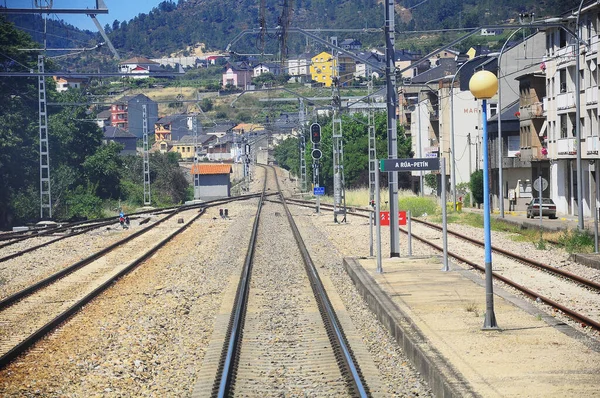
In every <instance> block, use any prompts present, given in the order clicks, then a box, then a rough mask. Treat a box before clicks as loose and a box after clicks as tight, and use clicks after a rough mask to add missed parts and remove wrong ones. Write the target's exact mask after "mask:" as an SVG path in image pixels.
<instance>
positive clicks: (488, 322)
mask: <svg viewBox="0 0 600 398" xmlns="http://www.w3.org/2000/svg"><path fill="white" fill-rule="evenodd" d="M469 90H470V91H471V94H473V96H474V97H475V98H477V99H480V100H483V101H482V104H481V110H482V125H483V137H482V142H483V145H482V151H481V152H482V153H483V231H484V232H483V233H484V245H485V302H486V310H485V321H484V323H483V330H498V329H499V328H498V325H497V323H496V315H495V314H494V290H493V285H492V238H491V232H490V192H489V191H490V182H489V175H488V174H489V164H488V132H487V100H488V99H490V98H492V97H493V96H494V95H496V93H497V92H498V79H497V78H496V75H494V74H493V73H492V72H490V71H487V70H481V71H479V72H477V73H475V74H474V75H473V76H472V77H471V79H470V80H469Z"/></svg>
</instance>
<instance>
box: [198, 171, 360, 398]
mask: <svg viewBox="0 0 600 398" xmlns="http://www.w3.org/2000/svg"><path fill="white" fill-rule="evenodd" d="M267 170H272V169H271V168H269V169H267V168H265V186H264V187H263V192H264V191H265V190H266V188H267V178H266V177H267V176H266V174H267ZM275 184H276V190H277V192H279V193H280V192H281V190H280V187H279V182H278V181H277V180H275ZM279 198H280V202H279V203H273V202H268V203H267V202H266V201H264V197H263V198H261V200H260V203H259V205H258V209H257V212H256V216H255V221H254V226H253V230H252V236H251V239H250V243H249V245H248V250H247V255H246V260H245V263H244V267H243V270H242V273H241V277H240V281H239V285H238V288H237V293H236V295H235V301H234V305H233V309H232V312H231V320H230V324H229V328H228V330H227V333H226V335H225V338H224V339H223V340H224V341H223V349H222V353H221V357H220V361H219V366H218V371H217V372H216V375H215V376H214V379H212V380H211V379H209V380H208V381H207V383H208V384H211V383H212V390H210V389H206V388H202V387H198V386H197V391H200V396H202V392H204V394H206V396H209V395H210V396H218V397H226V396H233V395H240V396H259V395H275V394H278V395H283V396H287V395H292V396H297V395H303V394H306V393H309V395H313V394H314V395H316V396H361V397H364V396H369V389H368V387H367V386H366V383H365V381H364V379H363V376H362V374H361V371H360V368H359V366H358V365H357V363H356V360H355V359H354V356H353V354H352V350H351V348H350V346H349V344H348V342H347V339H346V337H345V335H344V331H343V330H342V327H341V326H340V323H339V321H338V319H337V317H336V315H335V311H334V310H333V307H332V305H331V303H330V301H329V298H328V297H327V293H326V292H325V289H324V287H323V284H322V282H321V280H320V278H319V275H318V272H317V269H316V267H315V265H314V263H313V262H312V259H311V257H310V254H309V252H308V250H307V249H306V246H305V245H304V243H303V241H302V237H301V236H300V234H299V232H298V229H297V227H296V225H295V223H294V220H293V218H292V216H291V213H290V212H289V209H288V208H287V204H286V200H285V199H284V198H283V195H281V194H280V196H279ZM265 213H267V216H263V214H265ZM274 234H275V236H277V239H278V241H277V244H273V243H272V239H273V238H272V237H273V235H274ZM294 242H296V244H297V246H294ZM207 391H209V392H207Z"/></svg>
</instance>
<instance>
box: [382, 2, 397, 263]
mask: <svg viewBox="0 0 600 398" xmlns="http://www.w3.org/2000/svg"><path fill="white" fill-rule="evenodd" d="M394 3H395V1H394V0H386V2H385V28H384V32H385V59H386V65H385V81H386V84H387V136H388V158H389V159H396V158H397V157H398V130H397V126H396V97H397V93H396V54H395V48H394V46H395V41H396V39H395V37H394V35H395V27H394ZM387 174H388V189H389V193H390V194H389V196H390V257H400V240H399V233H400V231H399V229H398V173H397V172H390V173H387Z"/></svg>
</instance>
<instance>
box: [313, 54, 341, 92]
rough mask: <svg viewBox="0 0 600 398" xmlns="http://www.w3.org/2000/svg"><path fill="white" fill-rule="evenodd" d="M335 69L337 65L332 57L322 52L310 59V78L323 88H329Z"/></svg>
mask: <svg viewBox="0 0 600 398" xmlns="http://www.w3.org/2000/svg"><path fill="white" fill-rule="evenodd" d="M336 68H337V63H336V62H335V59H334V58H333V57H332V55H331V54H329V53H328V52H325V51H323V52H322V53H320V54H317V55H315V56H314V57H312V58H311V64H310V77H311V79H312V80H314V81H315V82H317V83H321V84H322V85H324V86H325V87H331V78H332V76H333V71H334V70H335V69H336Z"/></svg>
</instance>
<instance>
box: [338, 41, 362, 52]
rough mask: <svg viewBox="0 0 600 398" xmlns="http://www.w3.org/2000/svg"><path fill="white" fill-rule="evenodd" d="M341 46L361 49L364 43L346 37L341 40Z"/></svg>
mask: <svg viewBox="0 0 600 398" xmlns="http://www.w3.org/2000/svg"><path fill="white" fill-rule="evenodd" d="M340 47H341V48H343V49H344V50H349V51H354V50H360V49H361V47H362V43H361V42H360V40H356V39H344V40H342V41H341V42H340Z"/></svg>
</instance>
